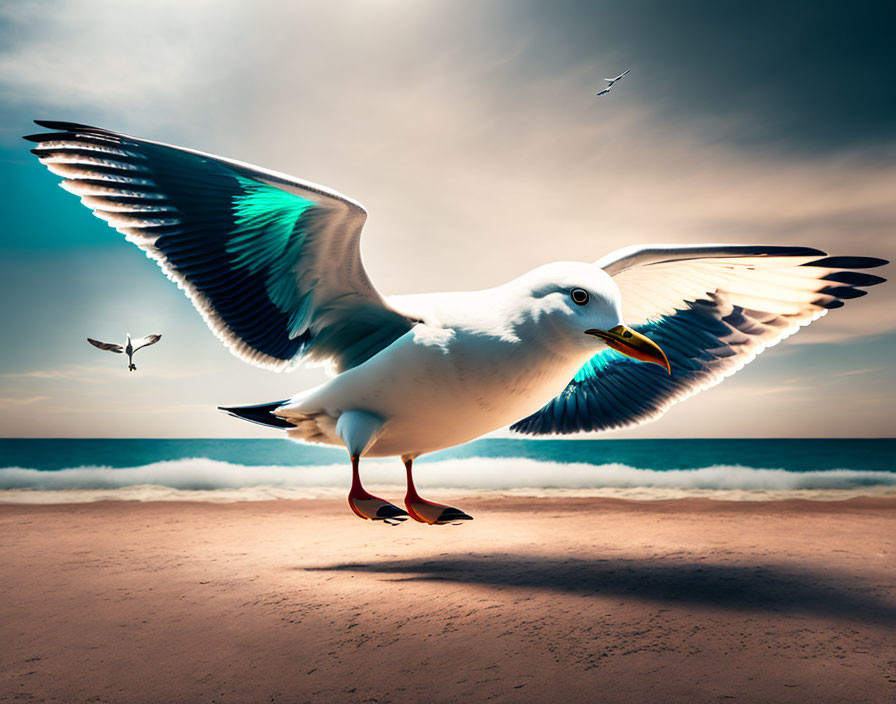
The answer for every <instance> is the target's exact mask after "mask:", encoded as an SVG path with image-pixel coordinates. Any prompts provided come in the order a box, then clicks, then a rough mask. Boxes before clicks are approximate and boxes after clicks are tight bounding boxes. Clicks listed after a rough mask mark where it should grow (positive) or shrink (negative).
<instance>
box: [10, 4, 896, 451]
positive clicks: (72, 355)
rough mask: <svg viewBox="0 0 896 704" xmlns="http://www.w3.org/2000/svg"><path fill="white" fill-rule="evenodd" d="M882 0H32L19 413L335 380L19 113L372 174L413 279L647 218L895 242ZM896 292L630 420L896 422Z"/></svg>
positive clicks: (450, 284) (162, 421) (369, 235)
mask: <svg viewBox="0 0 896 704" xmlns="http://www.w3.org/2000/svg"><path fill="white" fill-rule="evenodd" d="M884 5H885V4H884V3H877V4H873V3H869V4H868V5H867V7H866V6H864V5H863V3H850V5H849V6H848V7H845V6H843V5H842V4H841V3H813V4H812V5H811V7H810V6H808V5H806V4H805V3H797V2H794V3H764V2H758V3H749V4H747V3H742V4H737V5H735V4H733V3H694V2H684V3H665V2H659V0H657V1H656V2H634V3H626V4H625V6H624V7H623V6H621V4H618V3H577V2H559V3H558V2H552V3H546V2H544V3H538V2H510V1H506V2H448V1H447V0H446V1H445V2H426V3H416V2H414V3H411V2H407V3H403V2H387V3H381V2H370V3H355V2H352V3H349V2H334V3H326V4H324V3H251V4H250V3H235V2H233V3H226V2H189V3H184V2H146V3H143V4H141V5H136V4H130V3H129V4H127V5H125V4H122V3H114V2H106V1H102V2H101V1H99V0H79V1H78V2H74V1H71V2H66V1H59V2H47V3H28V2H23V3H6V4H4V5H3V6H2V8H0V111H2V117H3V119H2V121H0V125H2V131H0V180H2V193H3V203H4V218H3V220H4V222H3V225H2V228H0V230H2V231H0V247H2V257H0V287H2V296H0V325H2V329H3V331H4V336H3V344H2V348H0V426H2V435H4V436H61V437H78V436H92V437H116V436H131V437H153V436H163V437H164V436H180V437H214V436H220V437H239V436H244V437H278V435H277V434H275V433H272V432H271V431H268V430H265V429H262V428H256V427H255V426H251V425H249V424H246V423H243V422H239V421H236V420H234V419H232V418H229V417H226V416H224V415H223V414H221V413H220V412H218V411H216V410H215V407H216V406H217V405H219V404H230V403H234V404H235V403H254V402H263V401H271V400H276V399H280V398H284V397H286V396H289V395H291V394H293V393H295V392H296V391H299V390H301V389H304V388H307V387H309V386H312V385H315V384H318V383H320V382H322V381H323V380H324V379H325V376H324V373H323V371H322V370H320V369H303V370H299V371H296V372H291V373H287V374H275V373H272V372H269V371H265V370H261V369H255V368H253V367H250V366H248V365H246V364H245V363H243V362H240V361H239V360H237V359H236V358H234V357H233V356H231V355H230V354H229V353H228V352H227V350H226V349H225V348H224V346H223V345H222V344H221V343H220V342H219V341H218V340H217V339H216V338H215V337H214V336H213V335H212V334H211V333H210V332H209V331H208V330H207V329H206V327H205V325H204V323H203V322H202V320H201V318H200V316H199V315H198V313H196V311H195V310H194V309H193V308H192V306H191V305H190V303H189V301H188V300H187V299H186V298H185V297H184V296H183V295H182V293H181V292H180V291H178V290H177V288H176V287H175V286H174V284H172V283H171V282H169V281H167V280H166V279H165V278H164V276H163V275H162V274H161V273H160V272H159V270H158V268H157V267H156V265H155V263H153V262H152V261H150V260H149V259H147V258H146V257H144V256H143V255H142V254H141V253H140V251H139V250H137V249H136V248H135V247H134V246H133V245H130V244H128V243H126V242H125V241H124V239H123V237H122V236H121V235H119V234H118V233H116V232H115V231H114V230H112V229H110V228H108V227H107V226H106V225H105V224H104V223H103V222H102V221H100V220H97V219H96V218H94V217H93V216H92V215H91V214H90V213H89V211H87V210H86V209H85V208H83V207H82V206H81V205H80V204H79V203H78V200H77V198H75V197H73V196H72V195H70V194H67V193H65V192H64V191H62V190H61V189H59V188H57V187H56V184H57V183H58V181H59V179H58V178H57V177H55V176H53V175H52V174H49V173H48V172H47V171H46V170H45V169H44V167H42V166H41V165H40V164H39V163H38V162H37V160H36V159H34V157H32V156H31V155H30V154H29V153H28V144H27V143H26V142H23V141H22V140H21V136H22V135H25V134H29V133H32V132H35V131H39V128H36V127H35V126H33V125H32V124H31V122H30V121H31V119H33V118H44V119H58V120H68V121H75V122H84V123H87V124H96V125H100V126H104V127H108V128H110V129H114V130H119V131H123V132H128V133H131V134H135V135H139V136H142V137H146V138H149V139H154V140H158V141H163V142H168V143H173V144H179V145H182V146H187V147H191V148H195V149H200V150H203V151H207V152H212V153H215V154H220V155H222V156H227V157H231V158H235V159H239V160H241V161H246V162H250V163H254V164H259V165H261V166H265V167H267V168H272V169H276V170H279V171H284V172H286V173H289V174H293V175H295V176H298V177H301V178H304V179H308V180H311V181H314V182H317V183H321V184H325V185H327V186H330V187H332V188H335V189H337V190H339V191H341V192H343V193H346V194H347V195H349V196H351V197H353V198H355V199H357V200H359V201H361V202H362V203H363V204H364V205H365V206H366V208H367V210H368V211H369V219H368V223H367V225H366V227H365V232H364V236H363V239H362V247H363V254H364V258H365V263H366V266H367V268H368V271H369V273H370V275H371V278H372V280H373V281H374V282H375V283H376V284H377V286H378V287H379V288H380V290H382V291H383V292H384V293H386V294H400V293H412V292H418V291H438V290H458V289H470V288H482V287H488V286H493V285H496V284H498V283H500V282H503V281H505V280H507V279H509V278H511V277H514V276H517V275H519V274H520V273H522V272H524V271H526V270H528V269H531V268H533V267H535V266H538V265H540V264H543V263H545V262H547V261H551V260H585V261H591V260H595V259H597V258H598V257H600V256H601V255H603V254H604V253H606V252H608V251H610V250H613V249H615V248H617V247H622V246H626V245H630V244H635V243H639V242H666V243H672V242H750V243H771V244H778V243H787V244H800V245H808V246H813V247H818V248H821V249H824V250H827V251H829V252H831V253H834V254H858V255H869V256H878V257H884V258H887V259H891V260H892V259H894V257H896V246H894V233H896V198H894V194H896V133H894V130H896V97H894V94H893V92H892V91H891V90H889V86H890V85H891V83H892V76H893V75H894V72H896V71H894V70H896V58H894V57H896V52H894V51H893V49H892V47H891V37H890V36H889V29H888V28H889V27H892V23H893V19H894V17H893V10H892V9H889V8H887V7H885V6H884ZM626 68H631V69H632V72H631V73H630V74H629V75H628V76H626V78H625V79H624V80H623V81H622V82H620V83H619V84H618V85H617V86H616V87H615V88H614V90H613V91H612V92H611V93H610V94H609V95H607V96H603V97H600V98H596V97H595V95H594V94H595V92H596V91H598V90H600V89H601V88H602V87H603V86H604V85H605V84H604V81H603V78H604V76H614V75H617V74H619V73H621V72H622V71H623V70H625V69H626ZM880 273H882V275H884V276H890V277H891V276H892V274H891V273H890V272H889V270H888V269H884V270H882V271H881V272H880ZM894 305H896V293H894V288H893V285H892V284H890V283H887V284H883V285H881V286H879V287H876V288H874V289H872V290H871V291H870V293H869V295H868V296H867V297H866V298H864V299H861V300H857V301H852V302H850V303H849V304H848V305H847V306H846V307H845V308H844V309H843V310H837V311H833V312H832V314H831V315H829V316H827V317H826V318H824V319H823V320H821V321H819V322H818V323H815V324H814V325H813V326H812V327H811V328H810V329H808V330H805V331H802V332H801V333H800V334H798V335H797V336H796V337H794V338H792V339H791V340H788V341H786V342H785V343H783V344H782V345H779V346H777V347H775V348H773V349H771V350H769V351H767V352H765V353H764V354H763V355H762V356H761V357H760V358H759V359H758V360H756V361H755V362H753V363H752V364H750V365H749V366H748V367H747V368H745V369H744V370H742V371H741V372H739V373H738V374H737V375H736V376H735V377H733V378H731V379H728V380H726V381H725V382H724V383H723V384H721V385H720V386H718V387H716V388H714V389H712V390H711V391H708V392H704V393H702V394H700V395H699V396H697V397H695V398H693V399H691V400H688V401H687V402H686V403H684V404H681V405H679V406H676V407H674V408H673V409H672V410H671V411H670V412H669V413H668V414H667V415H666V416H665V417H664V418H663V419H661V420H660V421H657V422H655V423H652V424H648V425H646V426H642V427H640V428H637V429H634V430H629V431H624V432H619V433H613V434H608V435H606V436H607V437H713V436H720V437H724V436H740V437H755V436H791V437H792V436H822V437H828V436H840V437H849V436H865V437H872V436H889V435H892V434H893V422H892V420H891V419H892V417H893V415H894V411H896V404H894V401H893V399H894V398H896V393H894V392H896V374H894V370H893V364H892V358H893V353H892V349H893V347H894V345H896V315H894V313H893V310H894ZM127 331H130V332H131V333H133V334H134V335H135V336H139V335H145V334H148V333H153V332H160V333H162V334H163V339H162V341H161V342H160V343H159V344H158V345H156V346H155V347H152V348H150V349H148V350H145V351H143V352H141V353H140V354H139V355H138V356H137V357H136V358H135V361H136V362H137V365H138V367H139V371H138V373H136V374H128V372H127V369H126V365H125V364H124V363H123V362H122V360H121V359H120V358H118V357H113V356H112V355H104V354H102V353H100V352H98V351H97V350H95V349H93V348H92V347H90V346H89V345H88V344H87V343H86V341H85V338H86V337H87V336H90V337H94V338H98V339H103V340H110V341H119V340H120V339H122V338H123V337H124V333H125V332H127ZM141 355H142V356H141Z"/></svg>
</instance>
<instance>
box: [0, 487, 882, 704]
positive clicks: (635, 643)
mask: <svg viewBox="0 0 896 704" xmlns="http://www.w3.org/2000/svg"><path fill="white" fill-rule="evenodd" d="M433 498H441V497H440V496H433ZM457 505H458V506H459V507H461V508H463V509H465V510H467V511H468V512H470V513H471V514H472V515H474V516H475V518H476V520H475V521H473V522H472V523H470V524H467V525H462V526H447V527H435V526H432V527H431V526H423V525H419V524H411V523H406V524H403V525H401V526H398V527H395V528H390V527H387V526H384V525H374V524H371V523H364V522H361V521H359V520H357V519H356V518H354V517H353V516H352V515H351V514H350V513H349V512H348V507H347V506H346V505H345V503H344V501H343V500H337V499H329V498H327V499H321V500H318V501H311V500H301V501H286V500H281V501H264V502H262V501H259V502H243V503H210V502H147V503H134V502H121V501H104V502H99V503H82V504H67V505H0V633H2V636H3V647H2V648H0V701H3V702H44V701H46V702H49V701H55V702H63V703H71V702H88V701H89V702H154V703H156V702H172V703H174V702H185V703H186V702H190V703H194V702H216V703H218V704H230V703H235V704H236V703H239V704H245V703H247V702H417V701H421V702H422V701H426V702H485V701H497V702H558V701H561V702H593V701H603V702H638V704H644V703H645V702H722V701H724V702H780V703H788V702H875V703H876V702H881V703H883V702H894V701H896V500H894V499H892V498H864V499H850V500H848V501H833V502H811V501H775V502H749V503H745V502H729V501H725V502H723V501H712V500H708V499H680V500H674V501H650V502H646V501H627V500H618V499H607V498H588V499H582V498H568V497H567V498H550V499H544V498H543V499H534V498H524V497H506V498H496V497H494V496H485V497H484V496H481V495H479V496H476V495H474V496H468V497H466V498H463V499H458V500H457Z"/></svg>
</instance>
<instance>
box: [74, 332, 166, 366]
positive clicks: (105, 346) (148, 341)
mask: <svg viewBox="0 0 896 704" xmlns="http://www.w3.org/2000/svg"><path fill="white" fill-rule="evenodd" d="M161 339H162V336H161V335H147V336H146V337H140V338H138V339H136V340H131V333H128V334H127V339H126V340H125V344H124V346H122V345H119V344H116V343H114V342H100V341H99V340H91V339H90V338H89V337H88V338H87V341H88V342H89V343H90V344H91V345H93V346H94V347H96V348H97V349H101V350H105V351H106V352H115V353H116V354H121V353H122V352H124V353H125V354H127V356H128V371H131V372H135V371H137V365H136V364H134V352H136V351H137V350H139V349H142V348H144V347H149V346H150V345H154V344H156V343H157V342H158V341H159V340H161Z"/></svg>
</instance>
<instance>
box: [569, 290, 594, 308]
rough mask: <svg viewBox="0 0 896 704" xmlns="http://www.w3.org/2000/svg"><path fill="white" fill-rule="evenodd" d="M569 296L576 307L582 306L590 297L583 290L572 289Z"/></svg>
mask: <svg viewBox="0 0 896 704" xmlns="http://www.w3.org/2000/svg"><path fill="white" fill-rule="evenodd" d="M569 295H570V296H572V302H573V303H575V304H576V305H577V306H583V305H585V304H586V303H587V302H588V301H589V300H590V299H591V296H589V295H588V292H587V291H586V290H585V289H583V288H574V289H573V290H572V291H570V292H569Z"/></svg>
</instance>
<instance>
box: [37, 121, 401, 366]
mask: <svg viewBox="0 0 896 704" xmlns="http://www.w3.org/2000/svg"><path fill="white" fill-rule="evenodd" d="M38 124H39V125H41V126H42V127H46V128H48V129H50V130H54V131H53V132H49V133H44V134H37V135H31V136H29V137H26V139H28V140H30V141H32V142H36V143H37V147H36V148H35V149H33V150H32V151H33V153H34V154H36V155H37V156H38V158H39V159H40V161H41V162H42V163H43V164H45V165H46V166H47V167H48V168H49V169H50V170H51V171H53V172H54V173H56V174H58V175H59V176H62V177H63V178H64V179H65V180H64V181H63V183H62V186H63V188H65V189H66V190H68V191H71V192H73V193H75V194H77V195H79V196H80V197H81V202H82V203H83V204H84V205H86V206H87V207H88V208H90V209H91V210H93V212H94V214H95V215H96V216H97V217H100V218H102V219H104V220H106V221H107V222H108V223H109V225H111V226H112V227H114V228H115V229H116V230H118V231H119V232H121V233H122V234H124V235H125V237H126V238H127V239H128V240H129V241H131V242H133V243H134V244H136V245H137V246H138V247H140V248H141V249H143V250H144V251H145V252H146V254H147V255H148V256H150V257H152V258H153V259H155V260H156V262H158V264H159V266H160V267H161V268H162V270H163V271H164V272H165V273H166V274H167V275H168V277H169V278H170V279H172V280H174V281H175V282H176V283H177V284H178V286H180V287H181V288H182V289H183V290H184V291H185V293H186V294H187V295H188V296H189V297H190V299H191V300H192V302H193V304H194V305H195V306H196V308H197V309H198V310H199V312H200V313H201V314H202V316H203V318H204V319H205V321H206V323H207V324H208V326H209V327H210V328H211V329H212V330H213V331H214V333H215V334H216V335H217V336H218V337H219V338H221V340H223V341H224V343H225V344H226V345H227V346H228V347H229V348H230V349H231V350H232V351H233V352H234V353H235V354H236V355H237V356H239V357H241V358H243V359H245V360H247V361H249V362H251V363H253V364H256V365H258V366H263V367H269V368H273V369H284V368H288V367H291V366H294V365H295V364H297V363H298V362H299V361H300V360H302V359H306V360H311V361H328V362H331V363H333V364H334V366H335V367H336V368H337V369H339V370H342V369H347V368H349V367H352V366H355V365H357V364H360V363H361V362H363V361H364V360H366V359H368V358H369V357H371V356H372V355H373V354H376V352H378V351H379V350H381V349H383V348H384V347H386V346H387V345H389V344H390V343H391V342H392V341H394V340H395V339H397V338H398V337H400V336H401V335H403V334H404V333H405V332H407V331H408V330H409V329H410V328H411V327H412V325H413V322H412V321H410V320H408V319H407V318H406V317H405V316H403V315H401V314H400V313H398V312H396V311H394V310H393V309H391V308H390V307H389V306H388V305H387V304H386V303H385V301H384V300H383V298H382V297H381V296H380V294H379V292H378V291H377V290H376V289H375V288H374V286H373V284H372V283H371V282H370V280H369V278H368V277H367V274H366V272H365V270H364V267H363V265H362V263H361V255H360V248H359V239H360V234H361V228H362V226H363V225H364V221H365V219H366V212H365V211H364V209H363V207H361V205H359V204H358V203H356V202H354V201H352V200H350V199H348V198H346V197H345V196H342V195H340V194H338V193H336V192H334V191H330V190H328V189H326V188H323V187H321V186H317V185H314V184H311V183H307V182H305V181H300V180H298V179H295V178H292V177H290V176H286V175H284V174H279V173H275V172H271V171H266V170H264V169H260V168H258V167H255V166H251V165H249V164H243V163H240V162H236V161H230V160H227V159H222V158H220V157H216V156H212V155H210V154H203V153H201V152H195V151H191V150H187V149H181V148H179V147H174V146H170V145H166V144H161V143H158V142H151V141H148V140H144V139H138V138H136V137H131V136H128V135H124V134H119V133H116V132H110V131H108V130H104V129H100V128H95V127H88V126H85V125H77V124H72V123H66V122H43V121H38Z"/></svg>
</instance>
